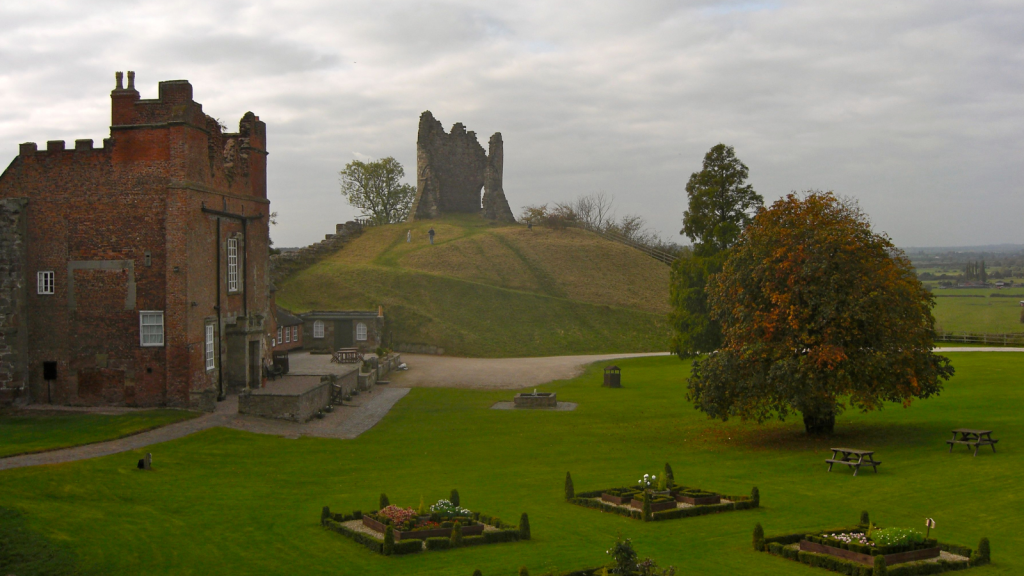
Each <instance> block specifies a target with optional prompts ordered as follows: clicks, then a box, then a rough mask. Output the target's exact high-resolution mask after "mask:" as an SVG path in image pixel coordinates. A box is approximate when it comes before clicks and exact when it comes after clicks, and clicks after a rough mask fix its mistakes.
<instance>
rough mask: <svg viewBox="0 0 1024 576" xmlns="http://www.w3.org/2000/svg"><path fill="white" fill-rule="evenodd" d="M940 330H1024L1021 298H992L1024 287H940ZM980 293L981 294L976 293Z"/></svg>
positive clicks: (937, 322) (1023, 290) (937, 305)
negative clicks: (1021, 315)
mask: <svg viewBox="0 0 1024 576" xmlns="http://www.w3.org/2000/svg"><path fill="white" fill-rule="evenodd" d="M935 294H936V295H938V296H939V297H937V298H936V299H935V308H934V309H933V311H932V313H933V314H934V315H935V328H936V330H947V331H949V332H978V333H987V334H1005V333H1008V332H1024V324H1021V322H1020V313H1021V306H1020V301H1021V300H1024V296H1021V297H1017V298H1002V297H1000V298H992V297H990V294H1010V295H1012V294H1024V287H1020V288H1011V289H1007V290H1000V291H995V290H936V291H935ZM975 296H980V297H975Z"/></svg>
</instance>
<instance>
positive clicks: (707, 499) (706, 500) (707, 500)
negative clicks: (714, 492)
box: [676, 494, 722, 506]
mask: <svg viewBox="0 0 1024 576" xmlns="http://www.w3.org/2000/svg"><path fill="white" fill-rule="evenodd" d="M721 501H722V497H721V496H703V497H701V498H691V497H690V496H683V495H682V494H676V502H686V503H687V504H690V505H692V506H707V505H709V504H718V503H720V502H721Z"/></svg>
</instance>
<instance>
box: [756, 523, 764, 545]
mask: <svg viewBox="0 0 1024 576" xmlns="http://www.w3.org/2000/svg"><path fill="white" fill-rule="evenodd" d="M754 550H757V551H758V552H761V551H763V550H764V528H762V527H761V523H760V522H758V523H757V524H754Z"/></svg>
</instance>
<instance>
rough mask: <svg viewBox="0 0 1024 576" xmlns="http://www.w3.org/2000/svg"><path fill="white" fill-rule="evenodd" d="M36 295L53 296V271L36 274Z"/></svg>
mask: <svg viewBox="0 0 1024 576" xmlns="http://www.w3.org/2000/svg"><path fill="white" fill-rule="evenodd" d="M36 294H53V271H52V270H47V271H45V272H36Z"/></svg>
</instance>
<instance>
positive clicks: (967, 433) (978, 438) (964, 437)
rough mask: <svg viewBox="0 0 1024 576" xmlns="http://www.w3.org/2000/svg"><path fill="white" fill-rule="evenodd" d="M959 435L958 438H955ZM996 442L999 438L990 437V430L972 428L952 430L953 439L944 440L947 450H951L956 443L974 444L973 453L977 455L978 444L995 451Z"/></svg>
mask: <svg viewBox="0 0 1024 576" xmlns="http://www.w3.org/2000/svg"><path fill="white" fill-rule="evenodd" d="M958 435H959V437H960V439H959V440H958V439H957V436H958ZM996 442H999V440H993V439H992V431H991V430H975V429H973V428H957V429H956V430H953V439H952V440H946V444H949V451H950V452H952V451H953V446H956V445H957V444H966V445H967V446H968V447H970V446H974V455H975V456H977V455H978V447H979V446H985V445H988V446H991V447H992V451H993V452H995V451H996Z"/></svg>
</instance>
